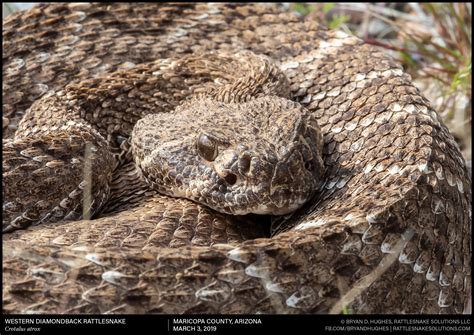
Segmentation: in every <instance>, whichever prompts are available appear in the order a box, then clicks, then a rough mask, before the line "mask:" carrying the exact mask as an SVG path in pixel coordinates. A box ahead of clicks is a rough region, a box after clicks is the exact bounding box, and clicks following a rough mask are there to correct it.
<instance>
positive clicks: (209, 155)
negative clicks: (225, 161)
mask: <svg viewBox="0 0 474 335" xmlns="http://www.w3.org/2000/svg"><path fill="white" fill-rule="evenodd" d="M197 151H198V153H199V156H201V157H202V158H204V159H205V160H207V161H209V162H212V161H213V160H214V159H216V157H217V154H218V147H217V142H216V141H215V140H214V139H212V138H209V136H207V135H205V134H201V135H199V137H198V139H197Z"/></svg>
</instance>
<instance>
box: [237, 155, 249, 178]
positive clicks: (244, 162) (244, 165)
mask: <svg viewBox="0 0 474 335" xmlns="http://www.w3.org/2000/svg"><path fill="white" fill-rule="evenodd" d="M251 159H252V157H251V156H250V155H249V154H247V153H244V154H243V155H242V156H240V158H239V173H240V174H242V175H244V174H247V173H248V172H249V170H250V160H251Z"/></svg>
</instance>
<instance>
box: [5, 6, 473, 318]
mask: <svg viewBox="0 0 474 335" xmlns="http://www.w3.org/2000/svg"><path fill="white" fill-rule="evenodd" d="M3 37H4V45H3V46H4V54H3V59H4V62H3V69H4V77H3V79H4V92H3V98H4V104H3V116H4V148H3V154H4V158H3V190H4V191H3V197H4V200H3V211H4V221H3V227H4V232H5V234H4V235H3V272H4V273H3V299H4V306H3V308H4V311H5V312H7V313H9V312H21V313H328V312H336V313H337V312H340V311H341V308H342V307H343V306H345V305H348V307H350V308H351V309H352V310H353V311H354V312H357V313H462V312H463V311H464V310H465V309H466V308H468V295H469V292H470V288H471V282H470V266H471V265H470V262H471V261H470V258H471V193H470V188H471V179H470V176H469V175H468V172H467V170H466V167H465V162H464V160H463V158H462V156H461V154H460V152H459V150H458V148H457V146H456V144H455V142H454V140H453V137H452V136H451V135H450V133H449V131H448V130H447V128H446V127H445V126H444V125H443V123H442V121H441V120H440V118H439V117H438V115H437V114H436V112H435V111H433V110H432V108H431V107H430V104H429V102H428V101H427V100H426V99H425V98H423V97H422V96H421V95H420V93H419V91H418V90H417V89H416V88H415V87H414V86H413V85H412V84H411V81H410V78H409V76H408V75H406V74H405V73H403V71H402V69H401V67H400V66H399V65H398V64H396V63H395V62H394V61H392V60H391V59H390V58H388V57H386V56H385V55H384V54H383V53H382V52H381V51H380V50H378V49H376V48H374V47H372V46H368V45H365V44H363V43H362V42H361V41H360V40H359V39H357V38H355V37H352V36H349V35H347V34H345V33H342V32H339V31H330V30H326V29H324V28H321V27H319V26H318V25H317V24H316V23H314V22H305V21H302V20H301V19H299V18H298V17H296V16H294V15H293V14H290V13H286V12H284V11H282V10H281V9H279V8H278V7H277V6H273V5H263V4H262V5H234V4H160V5H157V4H94V5H92V4H50V5H39V6H37V7H35V8H33V9H31V10H29V11H26V12H21V13H17V14H14V15H12V16H11V17H10V18H8V19H7V20H6V21H5V23H4V31H3ZM209 115H211V117H209ZM20 119H21V121H20ZM140 119H141V120H140ZM139 120H140V121H139ZM316 121H317V123H316ZM318 124H319V126H318ZM134 126H135V127H134ZM132 130H133V131H132ZM15 131H16V132H15ZM13 132H15V134H14V135H13ZM252 134H253V135H256V137H252V136H253V135H252ZM321 134H322V135H321ZM249 138H250V139H252V140H251V142H246V141H248V139H249ZM130 147H131V149H130ZM85 171H88V173H86V172H85ZM87 178H89V180H87ZM87 185H89V187H90V194H89V195H87V192H86V191H85V190H86V189H87V187H88V186H87ZM169 185H171V187H168V186H169ZM186 185H188V186H189V185H191V186H192V188H191V189H189V188H186V187H185V186H186ZM242 190H245V193H242ZM83 194H84V196H83ZM166 194H168V195H166ZM169 195H171V196H178V197H186V198H188V199H191V200H193V201H190V200H185V199H181V198H171V197H170V196H169ZM88 196H90V198H89V199H88V202H87V198H88ZM83 198H86V200H84V201H83ZM308 199H309V200H308ZM306 200H308V201H306ZM224 201H225V202H224ZM305 201H306V203H305V204H304V205H303V202H305ZM220 204H224V205H220ZM207 206H209V207H210V208H213V209H215V210H213V209H210V208H209V207H207ZM249 208H250V209H249ZM297 208H299V209H297ZM216 210H217V211H219V212H217V211H216ZM249 212H251V213H256V214H284V215H280V216H275V217H273V218H272V227H271V235H272V236H271V237H269V236H267V230H268V229H267V227H266V225H265V222H262V221H265V219H264V218H263V217H259V216H255V215H251V216H242V215H243V214H246V213H249ZM83 213H85V214H83ZM87 213H89V214H90V215H93V216H94V219H93V220H78V219H79V218H80V217H81V215H89V214H87ZM225 213H227V214H225ZM231 214H236V215H231ZM70 220H75V221H70ZM30 225H32V226H31V227H28V226H30ZM25 227H28V228H27V229H26V230H16V229H17V228H25ZM341 298H342V299H341Z"/></svg>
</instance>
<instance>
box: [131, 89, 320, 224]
mask: <svg viewBox="0 0 474 335" xmlns="http://www.w3.org/2000/svg"><path fill="white" fill-rule="evenodd" d="M322 146H323V140H322V135H321V131H320V128H319V126H318V125H317V123H316V120H315V119H314V118H313V117H312V116H311V115H310V113H309V112H308V111H307V110H306V109H304V108H303V107H302V106H301V105H299V104H297V103H295V102H293V101H291V100H288V99H285V98H280V97H276V96H271V97H261V98H255V99H252V100H250V101H248V102H245V103H241V104H234V103H228V104H226V103H222V102H216V101H213V100H211V99H201V100H191V101H189V102H186V103H184V104H182V105H181V106H179V107H177V108H176V109H175V111H174V112H172V113H161V114H153V115H148V116H145V117H144V118H143V119H141V120H139V121H138V122H137V124H136V125H135V128H134V130H133V133H132V151H133V155H134V159H135V162H136V164H137V166H138V167H139V169H140V170H141V172H142V174H143V176H144V177H145V179H146V181H147V182H148V183H149V184H150V185H151V186H152V187H153V188H155V189H156V190H158V191H159V192H160V193H163V194H167V195H170V196H174V197H183V198H187V199H190V200H193V201H195V202H198V203H201V204H204V205H206V206H208V207H210V208H212V209H215V210H217V211H219V212H223V213H228V214H234V215H244V214H249V213H254V214H273V215H281V214H286V213H289V212H291V211H294V210H295V209H297V208H299V207H300V206H302V205H303V204H304V203H305V202H306V201H307V200H309V199H310V198H311V196H312V195H313V193H314V191H315V190H316V189H317V187H318V185H319V182H320V180H321V177H322V175H323V172H324V164H323V160H322V158H321V153H322Z"/></svg>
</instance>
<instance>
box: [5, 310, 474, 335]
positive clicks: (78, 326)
mask: <svg viewBox="0 0 474 335" xmlns="http://www.w3.org/2000/svg"><path fill="white" fill-rule="evenodd" d="M2 319H3V325H2V329H1V330H0V334H32V335H33V334H56V333H58V334H59V333H61V334H65V331H66V332H67V331H68V330H79V331H81V332H88V331H91V330H94V331H104V332H109V331H110V332H113V331H117V330H119V331H122V330H123V331H126V332H127V333H131V332H133V331H139V330H140V329H143V328H145V329H149V330H152V331H153V334H177V333H180V334H181V333H228V332H229V331H243V332H245V333H244V335H247V334H257V333H259V334H262V332H266V331H279V333H281V331H282V330H285V331H290V332H291V331H292V330H294V331H300V330H303V329H308V330H311V333H312V334H314V333H328V334H341V333H344V334H345V333H353V334H367V333H385V332H391V333H394V334H397V333H398V334H406V333H410V332H413V333H415V332H416V333H420V334H435V333H438V334H447V333H458V334H464V333H469V334H472V333H473V332H472V328H471V320H470V319H471V316H470V315H461V316H449V315H448V316H439V315H430V316H418V315H400V316H394V315H387V316H373V315H366V316H365V315H297V316H295V315H203V316H200V315H193V316H190V315H122V316H118V315H110V316H106V315H79V316H77V315H60V316H56V315H6V316H3V317H2ZM298 334H299V332H298Z"/></svg>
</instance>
